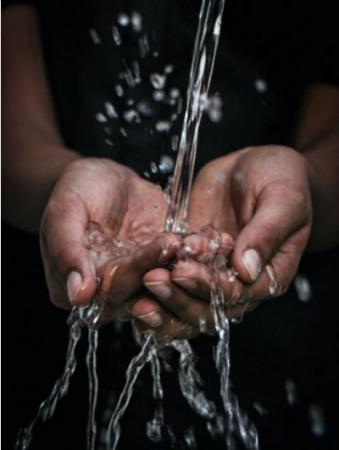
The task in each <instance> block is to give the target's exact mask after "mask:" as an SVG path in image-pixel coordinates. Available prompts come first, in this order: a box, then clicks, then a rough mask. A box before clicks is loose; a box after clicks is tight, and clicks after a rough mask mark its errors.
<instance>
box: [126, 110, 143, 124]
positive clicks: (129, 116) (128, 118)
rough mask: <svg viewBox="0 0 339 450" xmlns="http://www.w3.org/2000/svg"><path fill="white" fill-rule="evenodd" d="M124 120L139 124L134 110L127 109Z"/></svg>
mask: <svg viewBox="0 0 339 450" xmlns="http://www.w3.org/2000/svg"><path fill="white" fill-rule="evenodd" d="M124 119H125V120H126V122H129V123H131V122H140V117H139V114H138V113H137V112H136V111H135V110H134V109H128V110H127V111H125V112H124Z"/></svg>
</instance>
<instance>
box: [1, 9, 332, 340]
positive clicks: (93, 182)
mask: <svg viewBox="0 0 339 450" xmlns="http://www.w3.org/2000/svg"><path fill="white" fill-rule="evenodd" d="M3 33H4V34H5V36H6V39H5V40H4V45H3V58H4V67H5V70H4V76H3V83H4V84H3V110H4V111H5V112H6V114H4V115H3V132H4V138H3V153H4V166H5V169H6V170H5V171H4V184H5V188H6V189H5V190H6V193H5V198H4V206H5V208H4V214H5V218H6V219H7V220H8V221H9V222H10V223H12V224H14V225H15V226H18V227H21V228H23V229H25V230H28V231H33V232H36V231H38V229H39V225H40V224H41V241H42V255H43V259H44V264H45V268H46V276H47V281H48V285H49V290H50V296H51V298H52V300H53V301H54V302H55V303H56V304H57V305H58V306H61V307H70V306H71V303H70V301H72V303H73V304H75V305H78V306H81V305H84V304H87V303H89V302H90V301H91V299H92V298H93V296H94V295H96V296H97V297H98V298H99V300H101V301H105V302H106V301H107V304H109V303H110V302H111V303H112V304H113V306H116V307H117V308H116V312H117V315H119V314H120V309H118V306H119V307H120V306H121V304H123V303H124V302H126V305H127V306H128V310H129V313H130V314H132V316H134V317H135V318H136V319H137V320H138V321H140V318H141V321H140V323H141V324H145V323H146V324H147V327H153V328H154V329H156V331H157V333H158V335H159V336H160V337H161V336H164V335H169V334H170V335H171V336H175V333H176V326H178V327H177V329H180V333H179V334H180V336H185V335H186V334H185V333H186V331H185V327H184V328H183V323H187V324H189V325H188V326H187V336H191V335H193V334H195V331H194V330H196V329H197V328H196V326H197V322H198V318H199V317H200V316H201V314H202V311H201V310H200V309H199V308H202V309H203V311H204V312H205V311H206V314H207V318H208V317H209V316H208V314H209V313H208V311H209V305H208V301H207V299H206V298H207V297H208V295H209V289H210V286H209V280H208V279H206V277H205V278H204V272H201V270H203V269H204V268H203V266H201V264H199V262H198V261H193V262H191V263H190V265H188V264H186V265H185V264H177V265H176V267H175V269H174V270H172V271H169V270H166V269H165V268H164V267H162V268H161V269H160V268H159V267H160V266H164V265H166V264H165V263H166V261H164V260H163V258H162V256H163V255H162V253H161V247H162V246H163V241H162V239H165V240H166V239H169V241H170V242H173V249H174V250H178V248H179V247H180V245H182V243H181V242H180V239H179V238H174V237H173V236H168V237H166V236H165V237H164V236H162V237H161V238H160V240H157V239H156V237H157V235H158V234H159V233H160V232H161V230H162V223H163V219H164V214H165V212H164V211H165V205H164V203H163V198H162V197H161V195H160V193H159V192H158V191H156V189H155V187H154V186H153V185H152V184H151V183H149V182H147V181H145V180H142V179H141V178H140V177H138V176H137V175H136V174H134V173H133V172H132V171H131V170H130V169H128V168H125V167H123V166H121V165H119V164H117V163H114V162H112V161H108V160H102V161H99V160H98V159H95V158H93V159H84V158H82V156H81V155H80V154H78V153H77V152H75V151H74V150H72V149H69V148H67V147H66V146H65V144H64V143H63V141H62V139H61V137H60V133H59V132H58V127H57V123H56V120H55V117H54V114H53V106H52V103H51V99H50V95H49V91H48V85H47V82H46V77H45V73H44V68H43V60H42V54H41V48H40V42H39V34H38V30H37V19H36V16H35V13H34V10H33V9H32V8H31V7H29V6H15V7H10V8H8V10H6V11H5V13H4V17H3ZM22 67H25V70H22ZM319 98H320V99H321V101H322V104H323V108H321V107H319ZM338 98H339V94H338V89H336V88H333V87H326V88H324V87H321V89H320V92H319V89H318V90H317V92H316V95H315V94H314V92H313V93H311V94H310V96H309V101H308V103H307V102H306V103H305V108H304V110H303V112H302V117H301V120H300V126H299V128H298V129H299V132H298V136H297V137H296V139H295V143H296V145H295V148H297V149H298V150H299V149H300V151H303V152H304V153H303V155H299V154H298V153H297V152H296V151H295V150H292V149H287V148H283V149H282V148H277V147H273V146H267V147H263V148H257V149H244V150H240V151H238V152H235V153H233V154H231V155H229V156H226V157H224V158H221V159H219V160H217V161H212V162H210V163H209V164H208V165H207V166H206V167H205V168H203V169H202V172H201V173H200V174H199V175H198V177H197V179H196V181H195V184H194V187H193V192H192V199H191V200H192V201H191V205H190V221H191V229H192V230H195V229H197V228H199V227H200V226H202V225H206V224H207V223H210V224H213V225H214V226H215V227H216V228H218V229H220V230H221V231H224V232H227V233H230V234H231V236H232V237H233V239H234V240H235V242H234V246H235V247H234V251H233V254H232V255H231V262H232V264H233V266H234V268H235V269H236V271H237V273H238V274H239V276H238V280H236V283H238V284H239V288H240V289H242V290H243V291H244V293H245V295H247V296H248V297H249V296H252V300H262V299H264V298H266V297H267V292H268V278H267V272H266V270H265V267H266V265H267V264H270V265H271V266H272V267H273V270H274V274H275V277H276V278H277V280H278V282H279V285H280V291H278V293H281V292H283V291H284V290H285V289H286V288H287V286H288V284H289V283H290V281H291V279H292V278H293V274H294V273H295V271H296V269H297V266H298V263H299V260H300V257H301V255H302V253H303V251H304V248H305V245H306V243H307V239H308V237H309V236H310V237H309V241H308V246H309V248H310V249H317V250H318V249H322V248H329V247H331V246H333V245H335V244H337V243H338V240H337V239H338V235H339V232H338V230H339V208H338V207H337V206H338V205H337V198H338V197H339V196H338V194H339V186H338V177H337V174H338V172H339V168H338V157H337V155H338V145H339V144H338V142H339V137H338V135H339V132H338V125H337V124H338V123H339V111H338V103H339V101H338ZM314 99H315V100H314ZM324 110H326V114H324V113H323V111H324ZM18 130H19V131H18ZM262 166H263V167H266V170H265V171H264V172H265V173H262V172H261V170H262ZM283 167H284V168H285V169H286V170H285V171H284V173H282V170H281V169H282V168H283ZM216 171H217V172H218V173H219V174H220V173H221V176H220V175H219V176H218V177H217V181H218V182H217V183H216V182H215V181H216V180H215V172H216ZM99 173H100V176H98V174H99ZM239 174H241V177H238V175H239ZM267 175H268V176H269V180H268V179H267ZM81 180H90V182H89V183H88V184H87V183H86V182H81ZM97 180H100V182H99V181H97ZM241 180H242V182H241ZM220 181H222V182H220ZM265 183H266V184H265ZM210 189H212V191H213V190H214V193H215V195H212V196H210V197H211V198H212V199H211V198H210V197H208V198H207V199H206V201H205V200H203V197H204V196H206V195H207V193H208V190H210ZM128 191H130V192H131V195H130V196H129V195H126V192H128ZM296 193H297V194H298V195H295V194H296ZM135 194H137V195H138V196H139V197H138V198H140V199H141V200H140V201H141V207H140V208H139V207H136V204H135V203H133V199H132V196H134V195H135ZM108 196H112V198H114V199H115V202H114V204H113V203H111V202H109V201H108V202H107V198H108ZM143 197H144V198H145V201H144V202H143V201H142V198H143ZM234 197H236V199H237V201H236V204H235V202H234V201H233V199H234ZM282 200H283V201H282ZM155 203H157V204H159V205H160V206H161V207H160V214H159V209H158V208H157V209H154V208H153V206H154V204H155ZM206 203H207V204H208V208H207V207H205V206H206ZM202 204H203V205H204V209H202V208H201V205H202ZM272 205H273V208H271V206H272ZM312 209H313V216H312ZM44 211H45V212H44ZM202 211H203V214H202ZM230 211H232V216H230V214H229V212H230ZM291 211H295V213H294V214H291ZM75 212H77V214H75ZM272 212H274V215H273V216H272ZM111 216H114V217H111ZM42 217H43V220H41V218H42ZM98 217H99V219H98ZM329 217H331V220H328V218H329ZM136 218H137V223H139V225H140V226H139V227H138V226H137V224H134V222H133V221H134V220H136ZM311 221H312V224H313V226H312V227H311V226H310V225H311ZM93 222H95V223H96V224H98V225H99V228H101V230H103V234H104V235H105V236H106V237H107V239H113V238H115V237H117V238H119V239H124V240H125V239H126V240H128V239H136V240H137V241H138V240H139V241H140V236H143V237H144V236H145V228H147V229H148V237H147V241H148V242H149V244H148V246H145V248H144V249H141V250H139V251H138V252H137V253H136V255H135V257H133V256H129V257H124V258H123V259H122V260H119V267H120V268H119V269H115V267H117V264H116V261H114V260H112V261H108V262H107V264H106V265H105V266H102V267H101V266H100V270H99V272H98V273H96V272H97V270H94V269H93V263H91V258H90V252H89V250H88V248H86V244H85V243H84V242H83V239H84V235H85V231H86V229H87V225H90V224H91V223H93ZM117 223H120V224H129V226H126V227H125V228H124V226H123V227H122V228H119V227H115V225H114V224H117ZM128 230H129V231H132V232H131V233H130V234H129V232H128ZM138 232H140V235H139V236H138ZM173 239H174V240H173ZM154 240H155V241H154ZM152 241H153V242H152ZM174 244H175V245H174ZM232 246H233V243H232ZM248 249H252V250H255V251H256V252H257V254H258V255H259V258H255V257H253V255H254V253H253V252H252V254H251V255H252V258H251V259H252V263H253V261H254V260H256V262H257V266H258V267H260V270H258V269H257V270H256V269H255V267H254V266H253V264H252V266H253V267H254V269H253V267H252V269H253V270H252V271H251V270H250V271H249V270H248V269H249V266H248V262H249V261H247V264H245V263H244V258H243V257H244V252H245V251H246V250H248ZM174 250H173V251H174ZM143 252H144V253H143ZM75 254H76V256H75ZM172 256H174V255H172V254H171V255H170V256H169V258H171V257H172ZM146 260H147V261H148V263H147V264H145V265H144V266H143V264H142V263H143V262H144V261H146ZM254 265H255V264H254ZM197 266H198V269H197ZM94 267H95V266H94ZM192 267H193V269H192ZM113 269H114V270H113ZM194 270H195V272H194ZM251 273H252V275H253V274H254V273H255V274H256V276H254V277H253V276H251ZM98 275H99V277H100V278H101V280H102V282H101V283H100V284H99V285H98V283H97V279H96V278H97V276H98ZM159 277H160V278H159ZM132 279H133V280H134V282H133V286H132V288H133V289H131V283H130V280H132ZM185 280H186V286H185ZM192 280H193V281H195V282H196V283H197V284H198V286H197V287H193V288H192V286H191V287H189V286H188V285H187V281H192ZM159 281H161V283H162V284H166V283H167V284H168V285H169V286H170V287H171V289H172V291H174V290H176V291H175V295H174V294H173V292H172V294H171V296H170V297H169V298H166V299H164V298H161V295H159V292H158V293H155V291H154V288H155V287H156V286H158V287H159ZM151 283H153V285H152V284H151ZM154 283H158V285H157V284H154ZM161 283H160V284H161ZM121 286H122V287H124V286H126V288H125V292H124V293H123V295H120V297H119V295H117V294H116V291H117V290H120V294H121ZM143 287H144V288H145V289H147V290H143V289H142V288H143ZM223 287H224V290H225V294H226V297H230V298H231V297H232V293H231V292H230V290H232V289H234V284H233V285H232V286H231V285H230V283H227V280H226V282H225V283H224V284H223ZM151 291H153V292H151ZM131 296H132V297H133V302H130V297H131ZM117 298H118V300H119V301H118V305H117V304H114V300H117ZM188 303H189V304H190V309H191V311H190V313H189V314H187V308H186V306H187V304H188ZM253 304H255V302H254V303H253ZM185 305H186V306H185ZM192 305H199V308H198V310H196V306H192ZM112 308H113V309H114V307H112ZM112 308H111V309H112ZM110 317H112V318H114V317H116V315H115V313H114V314H113V312H112V314H111V315H110ZM172 318H174V322H173V321H172ZM208 320H209V323H210V319H208ZM173 324H174V325H173ZM169 327H171V329H170V330H169V331H168V328H169ZM183 330H184V331H183Z"/></svg>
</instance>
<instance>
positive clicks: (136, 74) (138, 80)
mask: <svg viewBox="0 0 339 450" xmlns="http://www.w3.org/2000/svg"><path fill="white" fill-rule="evenodd" d="M132 68H133V72H134V81H135V83H136V84H139V83H141V74H140V67H139V64H138V63H137V61H132Z"/></svg>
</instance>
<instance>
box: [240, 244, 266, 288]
mask: <svg viewBox="0 0 339 450" xmlns="http://www.w3.org/2000/svg"><path fill="white" fill-rule="evenodd" d="M242 262H243V263H244V266H245V267H246V269H247V272H248V274H249V276H250V277H251V279H252V281H255V280H256V279H257V278H258V275H259V273H260V271H261V260H260V256H259V254H258V252H257V251H256V250H253V249H249V250H246V252H245V253H244V254H243V257H242Z"/></svg>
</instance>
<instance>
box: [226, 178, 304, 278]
mask: <svg viewBox="0 0 339 450" xmlns="http://www.w3.org/2000/svg"><path fill="white" fill-rule="evenodd" d="M254 211H255V212H254V215H253V216H252V217H251V218H250V220H249V221H248V222H247V223H246V225H245V226H244V228H243V229H242V230H241V232H240V234H239V236H238V237H237V239H236V241H235V248H234V252H233V255H232V264H233V267H234V269H235V270H236V271H237V272H238V273H239V276H240V278H241V279H242V280H243V281H244V282H245V283H253V282H254V281H256V280H257V278H258V277H259V275H260V273H261V271H262V270H263V269H264V268H265V266H266V265H267V263H269V261H270V260H271V259H272V258H273V256H274V255H275V253H276V252H277V251H278V250H279V248H280V247H281V246H282V245H283V243H284V242H285V241H286V240H287V239H288V237H289V236H291V235H292V234H293V233H295V232H296V231H298V230H299V229H301V228H302V227H304V226H305V224H306V223H307V221H308V220H309V219H308V218H309V217H310V214H307V196H306V195H303V194H302V193H297V192H294V191H292V190H290V189H286V188H285V187H284V186H274V187H272V186H268V187H267V188H265V189H264V190H263V192H262V193H261V195H260V196H259V198H258V200H257V204H256V205H255V208H254Z"/></svg>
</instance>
